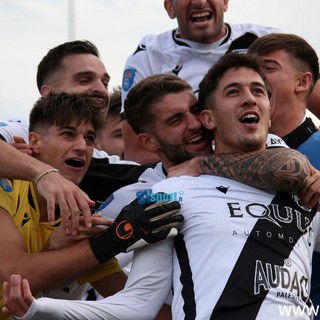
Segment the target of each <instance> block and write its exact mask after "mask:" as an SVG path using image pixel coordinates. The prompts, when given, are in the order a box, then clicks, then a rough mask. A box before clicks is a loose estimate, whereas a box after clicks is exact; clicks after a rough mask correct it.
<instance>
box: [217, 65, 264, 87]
mask: <svg viewBox="0 0 320 320" xmlns="http://www.w3.org/2000/svg"><path fill="white" fill-rule="evenodd" d="M253 83H255V84H259V83H260V84H261V85H263V86H265V83H264V80H263V79H262V77H261V76H260V75H259V74H258V73H257V72H256V71H254V70H253V69H251V68H247V67H240V68H231V69H229V70H228V71H227V72H226V73H225V74H224V75H223V76H222V77H221V79H220V81H219V84H218V88H217V89H218V90H224V89H226V88H228V87H229V86H232V85H234V86H236V85H237V86H245V85H252V84H253Z"/></svg>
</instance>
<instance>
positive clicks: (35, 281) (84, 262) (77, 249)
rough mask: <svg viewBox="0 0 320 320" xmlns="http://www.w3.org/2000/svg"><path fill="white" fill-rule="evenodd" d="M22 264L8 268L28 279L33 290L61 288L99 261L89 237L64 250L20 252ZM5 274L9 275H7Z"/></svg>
mask: <svg viewBox="0 0 320 320" xmlns="http://www.w3.org/2000/svg"><path fill="white" fill-rule="evenodd" d="M17 258H19V265H18V266H15V265H12V266H11V267H10V268H7V269H8V271H7V273H8V277H9V276H10V274H12V273H17V274H21V276H22V277H23V278H26V279H28V280H29V283H30V287H31V290H32V292H33V293H38V292H41V291H42V290H45V289H48V290H49V289H52V290H53V289H60V288H61V287H63V286H65V285H66V284H68V283H70V282H72V281H74V280H75V279H76V278H78V277H79V276H80V275H83V274H84V273H86V272H88V271H89V270H90V269H91V268H92V267H94V266H96V265H97V264H98V261H97V260H96V258H95V256H94V255H93V253H92V251H91V248H90V246H89V244H88V241H87V240H83V241H82V242H80V243H78V244H76V245H74V246H72V247H69V248H65V249H62V250H55V251H48V252H39V253H25V254H19V256H18V255H17ZM8 277H6V278H8Z"/></svg>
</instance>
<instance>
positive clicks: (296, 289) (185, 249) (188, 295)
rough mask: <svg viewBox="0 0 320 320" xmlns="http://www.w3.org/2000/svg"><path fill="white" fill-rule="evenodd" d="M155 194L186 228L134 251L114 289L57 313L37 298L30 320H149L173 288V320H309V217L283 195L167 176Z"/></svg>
mask: <svg viewBox="0 0 320 320" xmlns="http://www.w3.org/2000/svg"><path fill="white" fill-rule="evenodd" d="M159 191H161V192H166V193H167V194H170V195H171V197H172V198H177V199H178V200H179V201H180V203H181V208H182V209H181V212H182V214H183V216H184V218H185V221H184V223H183V225H182V227H181V229H180V233H179V235H178V236H177V237H176V238H175V239H174V240H172V239H167V240H165V241H161V242H159V243H157V244H154V245H151V246H148V247H147V248H145V249H143V250H136V251H135V254H134V260H133V264H132V269H131V272H130V276H129V278H128V281H127V283H126V286H125V289H124V290H123V291H121V292H119V293H117V294H115V295H113V296H111V297H108V298H106V299H103V300H101V301H95V302H83V301H82V302H76V301H63V302H61V301H59V307H58V305H57V302H56V301H55V300H48V299H40V300H37V301H36V302H34V303H33V304H32V308H31V309H30V310H29V313H28V316H30V315H34V317H31V318H30V319H41V316H42V317H44V316H47V315H50V317H49V318H48V319H59V317H60V319H61V318H65V319H92V318H94V319H105V318H106V319H122V320H125V319H130V320H134V319H139V320H140V319H153V318H154V317H155V315H156V313H157V310H158V309H159V308H160V307H161V305H162V303H163V301H164V299H165V298H166V296H167V294H168V292H169V291H170V289H171V288H172V287H173V291H174V299H173V303H172V310H173V319H175V320H180V319H197V320H199V319H201V320H208V319H219V320H220V319H232V320H233V319H246V320H250V319H260V320H274V319H287V320H288V319H309V318H310V316H309V314H308V312H309V311H308V310H309V309H308V308H309V307H310V305H311V302H310V299H309V289H310V277H311V258H312V253H313V250H317V251H319V249H320V246H319V224H320V221H319V219H320V216H319V214H316V210H310V209H306V208H304V207H303V206H301V205H300V203H299V199H298V198H297V197H296V196H294V195H291V194H288V193H273V192H265V191H261V190H259V189H256V188H252V187H249V186H246V185H243V184H241V183H238V182H235V181H232V180H229V179H225V178H221V177H214V176H207V175H203V176H200V177H198V178H194V177H180V178H170V179H167V180H164V181H162V182H160V183H158V184H156V185H155V186H154V187H153V190H152V192H153V193H156V192H159ZM160 200H161V199H159V201H160ZM290 308H291V309H290ZM294 308H296V309H294ZM297 308H300V309H299V310H300V312H299V310H298V312H297Z"/></svg>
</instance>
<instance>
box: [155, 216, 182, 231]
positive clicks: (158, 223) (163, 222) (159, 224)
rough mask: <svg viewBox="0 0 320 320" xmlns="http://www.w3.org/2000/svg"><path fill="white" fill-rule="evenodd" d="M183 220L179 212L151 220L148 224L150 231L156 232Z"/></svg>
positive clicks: (178, 223) (174, 225)
mask: <svg viewBox="0 0 320 320" xmlns="http://www.w3.org/2000/svg"><path fill="white" fill-rule="evenodd" d="M183 220H184V218H183V216H182V215H181V214H177V215H173V216H169V217H165V218H162V219H157V220H155V221H152V222H151V224H150V227H151V229H152V232H158V231H159V230H164V229H168V228H171V227H177V226H179V225H181V223H182V222H183Z"/></svg>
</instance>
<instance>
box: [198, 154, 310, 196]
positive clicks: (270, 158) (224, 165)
mask: <svg viewBox="0 0 320 320" xmlns="http://www.w3.org/2000/svg"><path fill="white" fill-rule="evenodd" d="M198 165H199V172H201V173H204V174H215V175H219V176H222V177H226V178H230V179H234V180H236V181H239V182H242V183H245V184H248V185H251V186H254V187H257V188H261V189H266V190H270V191H289V192H297V191H299V190H301V189H302V188H303V187H304V186H305V185H306V183H307V179H308V178H309V177H310V175H311V170H310V164H309V162H308V160H307V159H306V157H305V156H303V155H302V154H301V153H299V152H298V151H296V150H293V149H289V148H274V149H271V148H270V149H266V150H264V151H263V152H251V153H236V154H214V155H206V156H199V158H198Z"/></svg>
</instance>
